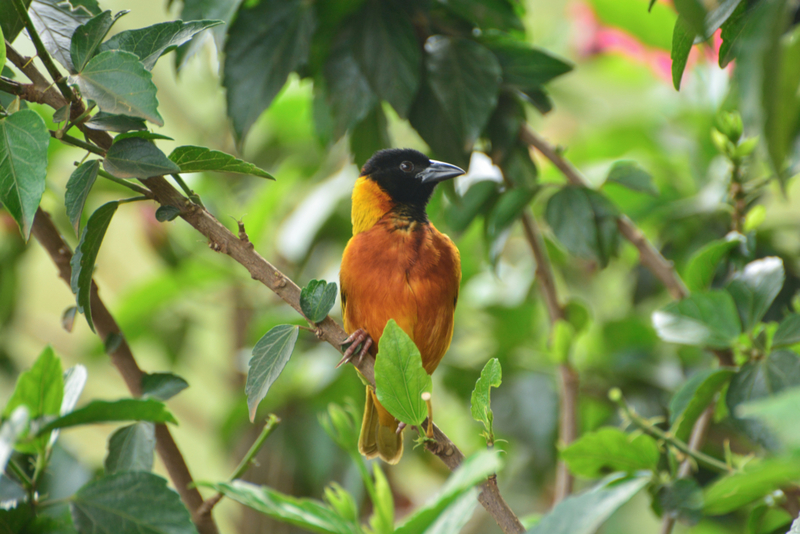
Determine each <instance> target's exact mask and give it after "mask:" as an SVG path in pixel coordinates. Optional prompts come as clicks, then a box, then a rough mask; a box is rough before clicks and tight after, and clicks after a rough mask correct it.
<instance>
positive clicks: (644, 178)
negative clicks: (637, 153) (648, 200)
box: [606, 161, 658, 197]
mask: <svg viewBox="0 0 800 534" xmlns="http://www.w3.org/2000/svg"><path fill="white" fill-rule="evenodd" d="M608 182H612V183H618V184H620V185H624V186H625V187H627V188H628V189H631V190H633V191H640V192H642V193H647V194H648V195H652V196H654V197H657V196H658V187H656V184H655V183H654V182H653V177H652V176H651V175H650V173H649V172H647V171H646V170H644V169H643V168H642V167H641V166H639V164H638V163H636V162H635V161H618V162H616V163H614V166H613V167H611V170H610V171H609V172H608V176H607V177H606V183H608Z"/></svg>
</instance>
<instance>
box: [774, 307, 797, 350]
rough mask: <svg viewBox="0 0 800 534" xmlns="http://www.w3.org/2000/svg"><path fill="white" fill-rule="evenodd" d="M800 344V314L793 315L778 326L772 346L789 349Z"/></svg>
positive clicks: (788, 316)
mask: <svg viewBox="0 0 800 534" xmlns="http://www.w3.org/2000/svg"><path fill="white" fill-rule="evenodd" d="M798 343H800V314H797V313H793V314H791V315H787V316H786V318H785V319H784V320H783V321H781V324H779V325H778V329H777V330H776V331H775V335H774V336H772V346H773V347H775V348H780V347H788V346H790V345H796V344H798Z"/></svg>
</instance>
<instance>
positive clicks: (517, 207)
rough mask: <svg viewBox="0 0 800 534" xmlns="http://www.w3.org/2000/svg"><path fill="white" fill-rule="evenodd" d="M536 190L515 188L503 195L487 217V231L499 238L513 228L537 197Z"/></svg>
mask: <svg viewBox="0 0 800 534" xmlns="http://www.w3.org/2000/svg"><path fill="white" fill-rule="evenodd" d="M536 193H537V190H536V189H528V188H515V189H510V190H508V191H506V192H505V193H501V194H500V197H499V198H498V199H497V202H496V203H495V205H494V206H493V207H492V209H491V211H490V212H489V214H488V215H487V217H486V231H487V232H488V234H489V235H491V236H497V235H499V234H500V232H502V231H503V230H505V229H506V228H508V227H509V226H511V225H512V224H513V223H514V222H515V221H516V220H517V219H519V218H520V216H521V215H522V213H523V212H524V211H525V209H526V208H527V207H528V204H530V203H531V200H533V197H534V196H536Z"/></svg>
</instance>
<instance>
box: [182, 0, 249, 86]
mask: <svg viewBox="0 0 800 534" xmlns="http://www.w3.org/2000/svg"><path fill="white" fill-rule="evenodd" d="M239 4H240V2H239V0H189V1H187V2H183V9H182V10H181V18H182V19H183V20H222V21H224V24H221V25H219V26H215V27H214V28H212V29H211V31H210V32H209V33H210V34H211V35H212V36H213V38H214V44H215V45H216V48H217V52H221V51H222V48H223V45H224V44H225V30H226V29H227V28H228V24H230V22H231V20H233V16H234V15H235V14H236V9H237V8H238V7H239ZM206 35H207V34H206V33H199V34H197V35H195V36H194V37H192V38H191V40H189V41H188V42H186V43H184V44H182V45H181V46H179V47H178V49H177V50H176V51H175V69H176V70H178V71H180V70H181V69H182V68H183V67H184V66H185V65H186V63H187V61H189V59H191V58H192V56H194V54H195V53H196V52H197V51H198V50H199V49H200V47H201V46H202V45H203V43H204V42H205V40H206V39H205V38H206Z"/></svg>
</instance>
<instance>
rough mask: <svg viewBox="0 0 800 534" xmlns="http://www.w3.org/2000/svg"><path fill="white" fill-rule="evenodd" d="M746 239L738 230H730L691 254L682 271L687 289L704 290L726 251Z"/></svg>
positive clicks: (726, 253)
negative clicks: (720, 237) (725, 234)
mask: <svg viewBox="0 0 800 534" xmlns="http://www.w3.org/2000/svg"><path fill="white" fill-rule="evenodd" d="M745 241H746V239H745V237H744V236H743V235H742V234H740V233H738V232H731V233H729V234H728V235H727V236H725V238H724V239H717V240H716V241H711V242H710V243H708V244H707V245H705V246H704V247H703V248H701V249H700V250H698V251H697V252H695V253H694V254H692V257H691V258H689V263H688V264H687V266H686V270H685V271H684V273H683V280H684V282H686V287H687V288H689V291H692V292H694V291H705V290H706V289H708V287H709V286H710V285H711V281H712V280H713V279H714V273H715V272H716V271H717V265H719V262H720V261H722V259H723V258H724V257H726V256H727V255H728V252H730V251H731V250H733V249H734V248H736V247H737V246H739V245H741V244H742V243H744V242H745Z"/></svg>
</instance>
